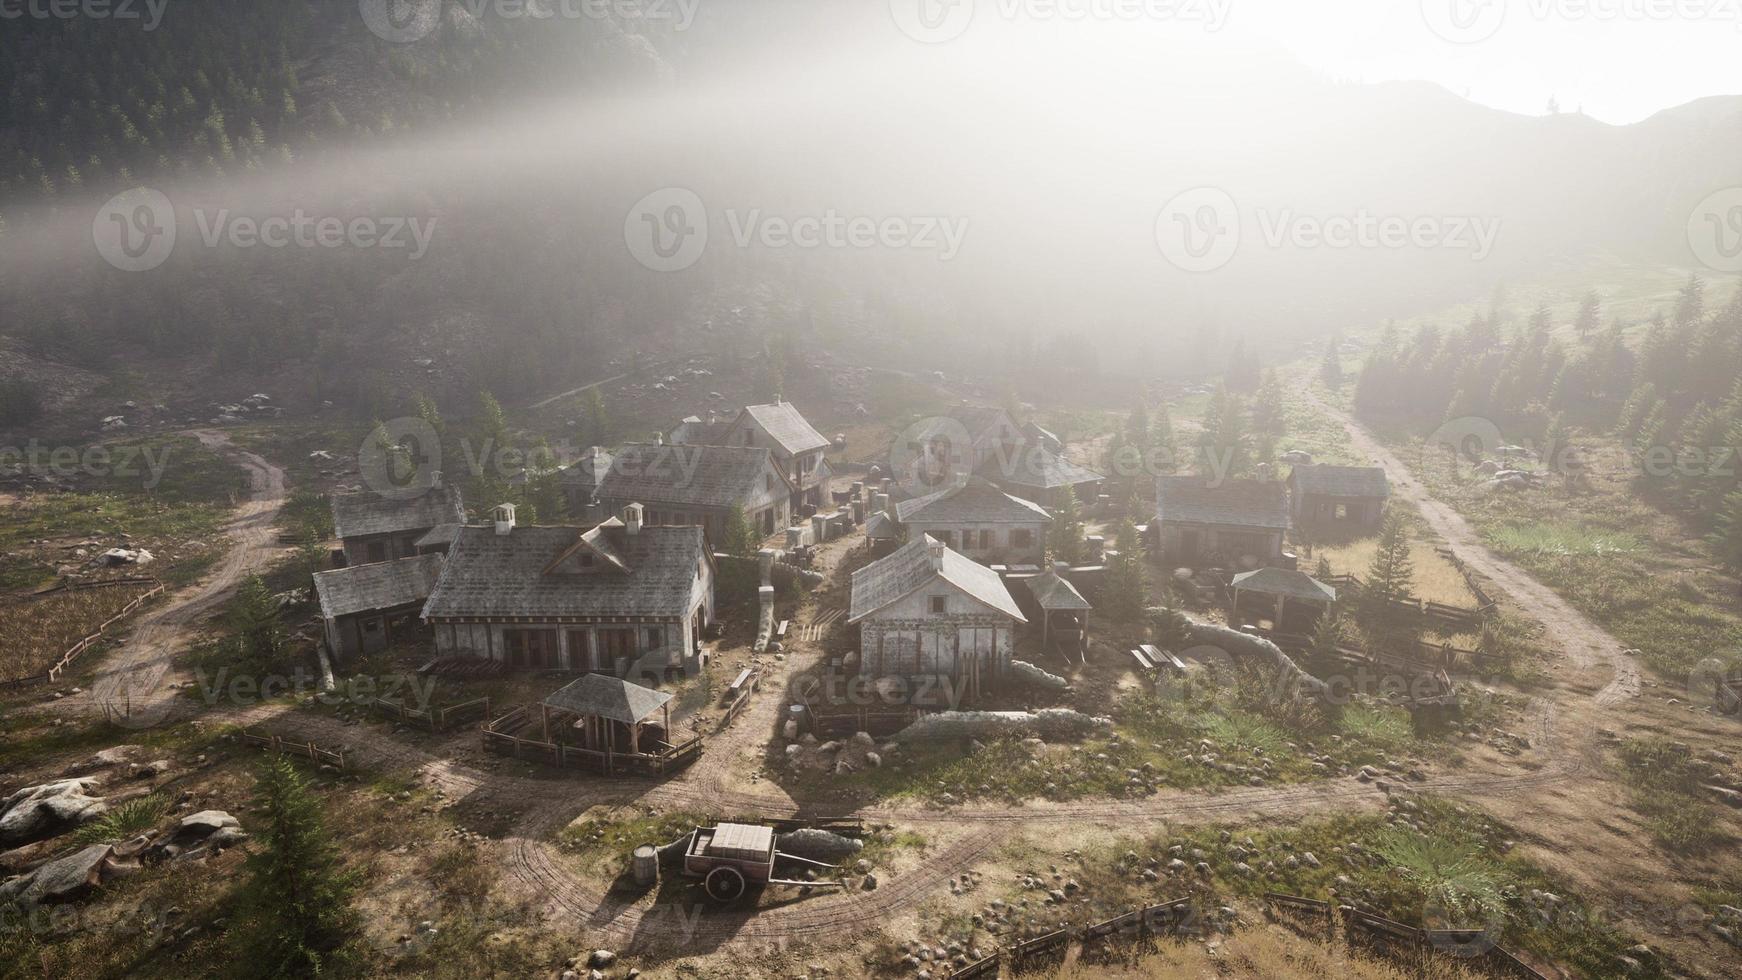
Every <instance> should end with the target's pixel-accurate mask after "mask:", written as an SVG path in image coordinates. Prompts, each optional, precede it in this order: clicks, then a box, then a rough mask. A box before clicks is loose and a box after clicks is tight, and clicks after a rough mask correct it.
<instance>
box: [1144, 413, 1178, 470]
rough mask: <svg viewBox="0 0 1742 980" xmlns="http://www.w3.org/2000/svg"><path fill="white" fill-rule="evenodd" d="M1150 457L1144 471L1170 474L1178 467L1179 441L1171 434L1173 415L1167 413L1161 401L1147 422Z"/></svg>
mask: <svg viewBox="0 0 1742 980" xmlns="http://www.w3.org/2000/svg"><path fill="white" fill-rule="evenodd" d="M1149 439H1150V457H1149V465H1148V466H1146V467H1145V471H1146V472H1150V473H1156V474H1161V475H1166V474H1171V473H1174V472H1176V471H1177V470H1178V469H1179V443H1178V441H1176V440H1175V438H1174V434H1173V417H1172V416H1170V415H1168V412H1167V405H1166V404H1165V403H1163V404H1162V405H1159V406H1157V407H1156V409H1155V417H1154V418H1153V419H1151V420H1150V423H1149Z"/></svg>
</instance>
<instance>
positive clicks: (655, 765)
mask: <svg viewBox="0 0 1742 980" xmlns="http://www.w3.org/2000/svg"><path fill="white" fill-rule="evenodd" d="M528 712H529V709H528V708H527V706H526V705H521V706H520V707H518V708H515V709H514V710H513V711H510V712H508V713H507V714H505V715H503V716H502V717H500V718H497V719H495V720H493V721H490V722H486V723H485V724H484V726H483V727H482V729H481V732H482V736H483V740H484V751H486V752H494V753H496V754H497V755H507V756H513V757H514V758H516V759H526V760H531V761H533V762H542V763H544V764H546V765H551V766H556V767H557V768H559V769H584V770H587V771H590V772H597V773H602V774H604V775H607V776H611V775H616V774H618V773H631V774H638V775H664V774H665V773H667V772H672V771H675V770H678V769H682V768H683V767H684V766H687V765H689V764H690V763H692V762H694V761H696V759H698V758H700V757H701V754H702V737H701V736H700V735H695V736H691V737H690V738H688V739H686V740H684V741H682V742H679V743H677V744H676V745H673V744H671V743H669V742H661V743H660V749H659V751H658V752H613V751H611V750H609V749H605V750H602V751H601V750H599V749H587V748H582V747H580V746H577V745H564V744H562V743H560V742H544V741H540V740H538V739H533V738H521V737H520V736H518V735H515V734H513V733H514V732H515V731H518V730H519V729H520V728H521V727H522V726H523V725H524V724H526V722H527V718H528Z"/></svg>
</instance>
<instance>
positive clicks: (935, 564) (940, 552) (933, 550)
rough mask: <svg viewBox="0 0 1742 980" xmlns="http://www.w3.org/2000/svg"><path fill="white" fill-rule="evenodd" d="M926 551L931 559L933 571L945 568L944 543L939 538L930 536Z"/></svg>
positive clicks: (926, 543)
mask: <svg viewBox="0 0 1742 980" xmlns="http://www.w3.org/2000/svg"><path fill="white" fill-rule="evenodd" d="M925 550H926V555H927V557H929V558H931V567H932V571H934V572H935V571H939V570H940V569H942V568H943V567H944V550H945V549H944V543H943V542H942V541H939V540H938V539H937V538H934V537H930V536H928V537H927V538H926V539H925Z"/></svg>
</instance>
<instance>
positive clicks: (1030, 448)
mask: <svg viewBox="0 0 1742 980" xmlns="http://www.w3.org/2000/svg"><path fill="white" fill-rule="evenodd" d="M1042 431H1045V430H1042ZM979 475H980V476H981V477H983V478H985V479H987V480H990V481H991V482H993V483H996V484H997V485H998V486H1000V487H1002V488H1003V489H1004V490H1006V491H1008V492H1010V493H1012V494H1015V495H1016V496H1018V497H1021V498H1023V499H1024V500H1032V501H1034V502H1035V503H1038V504H1044V505H1045V506H1047V507H1058V506H1061V505H1062V504H1063V503H1064V495H1065V489H1066V488H1067V487H1068V488H1069V489H1070V490H1071V492H1072V493H1074V494H1075V495H1076V499H1077V501H1078V502H1080V503H1082V504H1084V505H1085V506H1086V505H1088V504H1092V503H1094V502H1095V500H1096V498H1097V497H1099V496H1100V494H1101V483H1102V481H1103V480H1104V479H1105V477H1103V476H1101V474H1099V473H1096V472H1095V471H1094V470H1091V469H1089V468H1087V467H1084V466H1078V465H1077V464H1076V463H1073V462H1071V461H1070V460H1068V459H1066V458H1065V457H1064V456H1062V455H1060V454H1059V453H1058V452H1057V451H1056V450H1051V449H1048V448H1046V447H1045V446H1044V445H1042V444H1040V443H1038V442H1028V443H1023V444H1022V445H1020V446H1017V447H1015V448H1014V449H1008V448H1004V447H1000V448H999V449H998V450H997V451H996V452H994V453H993V455H992V457H991V458H990V459H988V460H987V461H986V463H985V464H984V465H982V466H981V467H980V472H979Z"/></svg>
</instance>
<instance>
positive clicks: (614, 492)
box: [597, 443, 779, 507]
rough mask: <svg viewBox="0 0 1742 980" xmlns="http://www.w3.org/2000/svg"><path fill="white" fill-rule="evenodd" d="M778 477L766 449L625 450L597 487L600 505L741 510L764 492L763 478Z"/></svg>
mask: <svg viewBox="0 0 1742 980" xmlns="http://www.w3.org/2000/svg"><path fill="white" fill-rule="evenodd" d="M771 471H772V472H774V473H778V472H779V468H778V467H775V466H774V465H773V456H772V454H770V452H769V451H768V450H766V449H754V448H751V447H748V446H701V445H682V446H662V445H647V444H644V443H641V444H633V445H628V446H624V447H623V448H622V449H621V450H619V451H618V452H617V455H616V457H615V458H614V459H613V460H612V461H611V468H610V471H609V472H607V473H606V474H605V478H604V479H603V480H601V481H600V482H599V489H598V493H597V496H598V497H599V498H600V499H602V500H636V501H640V502H642V503H658V504H687V505H689V506H693V507H729V506H735V505H738V506H741V505H742V504H743V503H744V502H745V501H747V500H750V499H753V498H755V497H756V496H757V495H759V494H761V493H762V492H763V489H762V478H763V474H764V473H767V472H771Z"/></svg>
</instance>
